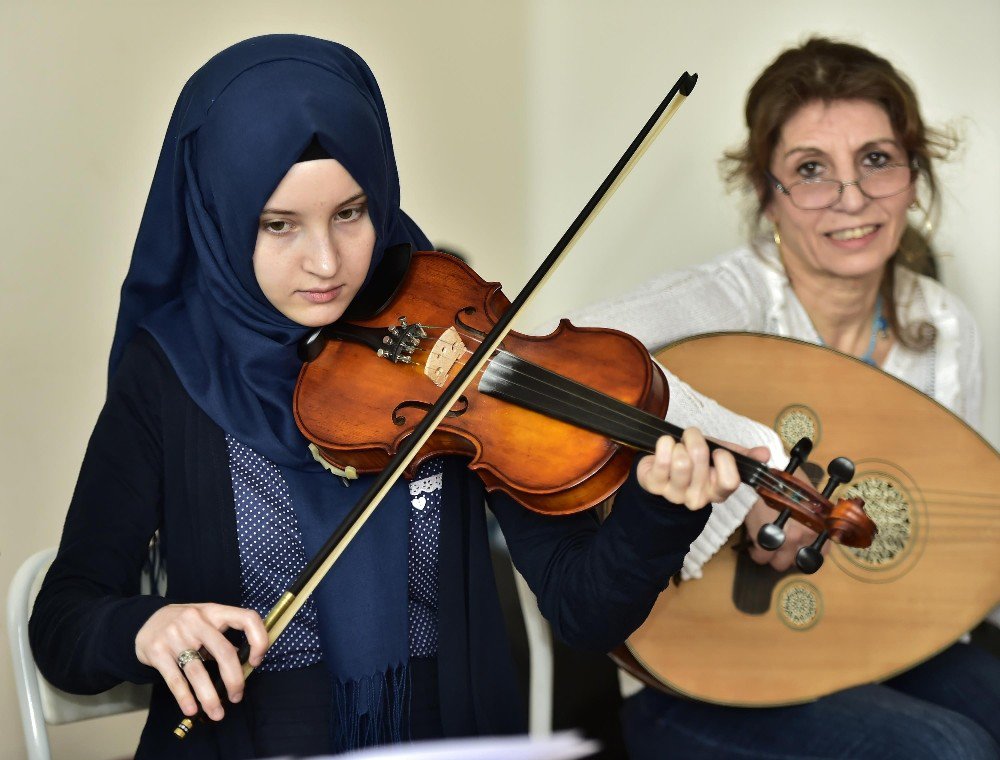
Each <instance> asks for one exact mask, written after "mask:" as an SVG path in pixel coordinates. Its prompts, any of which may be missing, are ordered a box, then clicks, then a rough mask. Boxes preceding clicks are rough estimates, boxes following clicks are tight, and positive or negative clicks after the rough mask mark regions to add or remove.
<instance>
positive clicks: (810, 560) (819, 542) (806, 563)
mask: <svg viewBox="0 0 1000 760" xmlns="http://www.w3.org/2000/svg"><path fill="white" fill-rule="evenodd" d="M829 537H830V536H829V534H828V533H827V532H826V531H825V530H824V531H823V532H822V533H820V534H819V535H818V536H817V537H816V540H815V541H813V542H812V543H811V544H810V545H809V546H803V547H802V548H801V549H799V550H798V552H797V553H796V554H795V566H796V567H797V568H798V569H799V570H801V571H802V572H803V573H805V574H806V575H812V574H813V573H815V572H816V571H817V570H819V569H820V568H821V567H823V544H825V543H826V541H827V539H828V538H829Z"/></svg>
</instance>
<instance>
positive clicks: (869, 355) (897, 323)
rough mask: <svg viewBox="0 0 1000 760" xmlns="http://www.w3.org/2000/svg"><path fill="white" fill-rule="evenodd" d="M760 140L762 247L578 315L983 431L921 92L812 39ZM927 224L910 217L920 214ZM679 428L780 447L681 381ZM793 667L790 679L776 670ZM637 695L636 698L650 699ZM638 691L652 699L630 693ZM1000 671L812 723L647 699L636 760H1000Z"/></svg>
mask: <svg viewBox="0 0 1000 760" xmlns="http://www.w3.org/2000/svg"><path fill="white" fill-rule="evenodd" d="M745 116H746V122H747V127H748V136H747V139H746V142H745V143H744V144H743V145H742V146H740V148H739V149H737V150H735V151H733V152H732V153H729V154H727V156H726V161H727V165H728V168H729V179H730V181H731V182H733V183H734V184H736V185H740V186H742V187H744V188H745V189H747V190H749V191H751V192H752V193H753V196H754V197H755V199H756V207H755V210H754V218H753V222H754V226H755V227H756V228H758V229H760V230H761V232H762V234H761V235H759V236H758V237H757V239H755V240H753V242H752V243H751V244H750V245H748V246H746V247H744V248H741V249H739V250H737V251H734V252H732V253H729V254H726V255H724V256H722V257H720V258H718V259H716V260H714V261H712V262H710V263H708V264H705V265H703V266H700V267H696V268H694V269H690V270H687V271H683V272H672V273H668V274H665V275H663V276H661V277H659V278H658V279H655V280H653V281H651V282H649V283H647V284H645V285H644V286H642V287H641V288H639V289H638V290H636V291H634V292H632V293H629V294H627V295H625V296H622V297H621V298H618V299H615V300H613V301H610V302H607V303H604V304H601V305H598V306H595V307H592V308H589V309H587V310H585V311H584V312H582V313H578V314H575V315H572V316H571V319H572V321H573V322H574V323H575V324H594V325H604V326H612V327H617V328H619V329H622V330H625V331H626V332H630V333H632V334H634V335H636V336H637V337H639V338H640V339H641V340H642V341H643V342H644V343H645V344H646V346H647V347H649V348H650V349H651V350H656V349H659V348H661V347H663V346H665V345H667V344H669V343H671V342H673V341H675V340H677V339H680V338H683V337H686V336H689V335H695V334H699V333H705V332H713V331H719V330H733V331H754V332H766V333H772V334H775V335H782V336H788V337H792V338H798V339H800V340H806V341H811V342H813V343H819V344H823V345H827V346H831V347H833V348H835V349H837V350H839V351H842V352H844V353H848V354H851V355H853V356H856V357H858V358H860V359H862V360H863V361H865V362H867V363H869V364H872V365H874V366H877V367H880V368H881V369H883V370H884V371H886V372H888V373H890V374H893V375H895V376H897V377H899V378H901V379H903V380H905V381H906V382H908V383H910V384H911V385H913V386H915V387H917V388H918V389H920V390H921V391H923V392H925V393H927V394H928V395H930V396H932V397H933V398H934V399H936V400H937V401H939V402H940V403H941V404H943V405H945V406H947V407H948V408H949V409H951V410H952V411H954V412H955V413H956V414H958V415H960V416H961V417H962V418H964V419H965V420H966V421H967V422H969V423H970V424H972V425H973V426H975V425H976V424H977V423H978V422H979V413H980V404H981V397H982V360H981V345H980V339H979V333H978V330H977V328H976V325H975V323H974V321H973V319H972V317H971V316H970V314H969V312H968V311H967V310H966V308H965V307H964V306H963V305H962V303H961V302H960V301H959V299H958V298H957V297H956V296H955V295H954V294H952V293H950V292H949V291H947V290H946V289H945V288H943V287H942V286H941V285H940V284H939V283H938V282H936V281H935V280H933V279H931V278H930V277H928V276H926V274H924V273H928V272H932V271H933V262H932V260H931V259H930V255H929V249H928V247H927V245H926V243H925V241H924V240H923V238H922V236H921V235H920V234H919V233H918V231H917V229H918V227H919V226H920V225H922V224H924V223H926V221H927V217H928V215H930V214H933V213H934V212H935V211H936V208H937V185H936V181H935V175H934V169H933V161H934V160H935V159H939V158H943V157H944V156H945V155H946V154H947V153H948V152H949V150H950V149H951V148H952V147H953V144H954V139H953V138H952V137H950V136H949V135H947V134H945V133H942V132H937V131H934V130H932V129H930V128H928V127H927V126H925V124H924V122H923V120H922V118H921V115H920V110H919V107H918V103H917V98H916V95H915V94H914V91H913V89H912V87H911V86H910V84H909V83H908V82H907V81H906V79H905V78H904V77H903V76H901V75H900V74H899V73H898V72H897V71H896V70H895V68H894V67H893V66H892V65H891V64H890V63H889V62H888V61H886V60H885V59H883V58H881V57H879V56H877V55H875V54H873V53H872V52H870V51H868V50H866V49H864V48H861V47H857V46H854V45H849V44H843V43H840V42H836V41H832V40H828V39H822V38H814V39H810V40H808V41H807V42H806V43H805V44H803V45H802V46H800V47H798V48H793V49H790V50H787V51H785V52H783V53H782V54H781V55H779V56H778V57H777V58H776V59H775V60H774V61H773V62H772V63H771V64H770V65H769V66H768V67H767V68H766V69H765V70H764V71H763V73H762V74H761V75H760V76H759V77H758V79H757V81H756V82H755V83H754V85H753V86H752V88H751V89H750V92H749V94H748V96H747V102H746V109H745ZM911 212H912V215H911ZM671 413H672V415H673V416H672V417H671V419H672V421H674V422H676V423H678V424H695V422H697V424H699V425H700V426H701V427H702V428H703V429H705V430H708V431H711V432H714V433H716V434H720V433H722V431H725V437H726V439H727V440H735V441H740V440H754V441H755V442H757V443H764V444H768V443H770V444H771V445H770V448H771V450H772V451H776V450H777V451H780V450H781V447H780V444H777V443H776V442H769V441H767V439H766V433H767V432H769V431H763V430H762V426H758V425H756V424H755V423H751V422H750V421H748V420H741V419H740V418H736V417H735V415H732V414H730V413H728V412H726V411H725V410H722V409H720V408H719V407H718V406H717V405H714V404H711V403H704V400H703V399H700V398H699V397H698V395H697V394H696V393H694V392H693V391H691V389H689V388H687V387H686V386H685V385H684V384H683V383H680V382H679V381H677V380H676V379H675V378H672V379H671ZM774 517H775V513H774V512H773V511H772V510H770V509H768V508H767V507H766V506H764V505H763V503H761V502H759V501H757V502H753V500H752V498H750V499H747V498H741V495H740V494H739V493H738V494H735V495H734V496H733V497H731V498H730V499H729V500H728V501H727V502H725V503H724V504H721V505H716V507H715V510H714V512H713V515H712V516H711V518H710V520H709V524H708V526H707V527H706V530H705V531H704V533H703V534H702V535H701V536H700V537H699V538H698V539H697V540H696V541H695V542H694V543H693V544H692V546H691V551H690V553H689V554H688V556H687V557H686V559H685V563H684V571H683V576H684V577H685V578H686V579H690V580H691V582H693V583H697V580H696V579H697V578H699V577H700V576H701V567H702V566H703V565H704V563H705V562H707V561H708V560H709V559H710V558H711V556H712V555H713V554H714V553H715V552H717V551H718V550H719V548H720V547H721V546H723V545H724V544H725V543H726V541H727V540H728V537H729V536H730V535H732V533H733V532H734V531H735V529H736V528H737V527H738V526H739V525H740V524H741V523H745V525H746V526H747V529H748V531H747V532H748V535H749V536H756V535H757V533H758V530H759V529H760V526H761V525H763V524H764V523H769V522H772V521H773V520H774ZM812 537H813V536H812V534H811V532H809V531H808V529H806V528H804V527H802V526H800V525H798V524H796V525H794V526H791V527H790V529H789V530H788V531H787V538H788V540H786V541H785V543H784V545H783V546H782V547H781V548H780V549H778V550H777V551H775V552H767V551H764V550H763V549H761V548H760V547H757V546H753V547H752V548H751V550H750V554H751V556H752V557H753V558H754V559H755V560H756V561H757V562H759V563H762V564H764V563H769V564H771V565H772V566H773V567H774V568H775V569H777V570H786V569H788V568H789V567H790V566H791V565H792V563H793V561H794V552H795V550H796V549H797V548H798V547H799V546H802V545H804V544H807V543H810V542H811V540H812ZM775 667H780V663H775ZM637 686H638V685H637V684H636V687H637ZM631 691H632V692H636V689H635V688H633V689H631ZM998 715H1000V660H998V659H997V658H995V657H994V656H993V655H991V654H989V653H987V652H985V651H982V650H979V649H976V648H974V647H972V646H970V645H966V644H958V645H956V646H953V647H951V648H950V649H948V650H946V651H945V652H942V653H941V654H939V655H937V656H936V657H934V658H932V659H931V660H930V661H928V662H926V663H924V664H922V665H920V666H918V667H916V668H914V669H913V670H911V671H909V672H907V673H904V674H902V675H900V676H898V677H896V678H893V679H891V680H889V681H887V682H886V683H884V684H880V685H868V686H862V687H858V688H854V689H850V690H847V691H844V692H841V693H838V694H833V695H831V696H828V697H825V698H823V699H820V700H818V701H816V702H814V703H811V704H807V705H799V706H794V707H783V708H768V709H753V710H750V709H740V708H731V707H721V706H717V705H710V704H703V703H699V702H694V701H688V700H684V699H680V698H674V697H670V696H667V695H666V694H662V693H660V692H657V691H654V690H652V689H642V690H641V691H638V692H637V693H634V696H631V697H630V698H628V699H627V700H626V702H625V705H624V707H623V713H622V717H623V724H624V731H625V738H626V743H627V745H628V747H629V751H630V756H632V757H633V758H662V757H678V758H695V757H711V758H724V757H741V758H779V757H780V758H789V757H822V758H867V757H872V758H876V757H877V758H890V757H900V758H903V757H906V758H923V757H926V758H935V759H936V760H940V759H941V758H963V759H965V760H968V759H969V758H996V757H998V756H1000V719H998V718H997V716H998Z"/></svg>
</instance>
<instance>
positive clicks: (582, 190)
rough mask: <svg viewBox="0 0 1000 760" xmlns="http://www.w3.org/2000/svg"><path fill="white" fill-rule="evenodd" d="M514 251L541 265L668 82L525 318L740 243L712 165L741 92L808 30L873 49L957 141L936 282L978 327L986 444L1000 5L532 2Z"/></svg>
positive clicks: (738, 202)
mask: <svg viewBox="0 0 1000 760" xmlns="http://www.w3.org/2000/svg"><path fill="white" fill-rule="evenodd" d="M530 15H531V20H530V22H529V23H528V33H529V35H530V38H531V39H530V44H529V46H528V53H529V56H530V58H529V65H528V71H529V72H530V78H529V80H528V81H529V108H530V110H529V119H530V128H529V136H530V146H529V150H530V161H529V171H530V176H529V181H528V184H527V199H526V204H525V207H526V213H527V221H528V249H529V251H530V255H531V256H533V257H535V258H536V260H540V259H541V256H542V255H543V254H544V253H546V252H547V251H548V250H549V249H550V248H551V247H552V245H553V244H554V243H555V242H556V240H558V238H559V237H560V235H561V234H562V233H563V231H564V230H565V228H566V226H568V224H569V223H570V221H571V220H572V219H573V217H574V216H575V215H576V214H577V212H578V211H579V210H580V208H582V206H583V205H584V203H585V202H586V200H587V199H588V198H589V197H590V195H591V193H592V192H593V191H594V190H595V189H596V187H597V186H598V184H599V183H600V181H601V180H603V179H604V177H605V176H606V174H607V172H608V171H609V170H610V169H611V167H612V166H613V165H614V163H615V161H616V160H617V159H618V157H619V156H620V155H621V153H622V152H623V151H624V150H625V148H626V147H627V146H628V144H629V143H630V141H631V140H632V139H633V137H634V136H635V134H636V133H637V132H638V130H639V128H640V127H641V126H642V125H643V123H645V120H646V119H647V118H648V116H649V114H650V113H652V110H653V108H654V107H655V106H656V104H657V103H658V102H659V100H660V99H661V98H662V97H663V95H664V94H666V91H667V90H668V89H669V87H670V86H671V85H672V84H673V83H674V81H675V80H676V79H677V77H678V75H679V74H680V73H681V72H682V71H684V70H688V71H691V72H696V73H698V75H699V80H698V85H697V87H696V88H695V90H694V92H693V94H692V95H691V97H690V98H688V99H687V101H686V102H685V104H684V105H683V107H682V108H681V109H680V111H679V112H678V113H677V115H676V116H675V117H674V119H673V121H672V122H671V123H670V124H669V125H667V127H666V129H664V131H663V133H662V134H661V136H660V138H659V140H658V141H657V143H655V144H654V145H653V146H652V147H651V148H650V150H649V151H648V152H647V154H646V156H645V158H644V159H643V161H642V162H641V163H640V164H639V165H638V166H637V167H636V168H635V170H634V171H633V172H632V174H631V176H630V177H629V179H628V180H627V181H626V182H625V184H623V185H622V187H621V189H620V190H619V191H618V193H617V194H616V195H615V197H614V198H613V199H612V201H611V202H610V203H609V204H608V205H607V207H606V208H605V209H604V211H603V213H602V215H601V217H600V218H599V219H598V220H597V221H596V222H595V223H594V224H593V225H592V226H591V228H590V230H589V232H588V233H587V236H586V237H585V238H583V239H582V240H581V242H580V243H579V244H578V245H577V246H576V248H575V249H574V251H573V253H572V256H571V257H570V259H569V260H568V261H567V262H566V263H565V264H564V265H563V267H562V268H561V269H560V271H559V272H558V273H557V274H556V275H555V276H554V277H553V278H552V280H551V281H550V283H549V285H548V287H547V288H546V290H545V292H544V293H542V294H541V295H540V296H539V298H538V299H537V300H536V302H535V303H534V304H533V306H532V308H533V318H532V317H529V318H528V319H526V320H525V323H526V324H531V323H534V322H537V321H539V320H545V319H547V318H549V317H552V316H556V315H558V314H561V313H563V312H565V311H568V310H570V309H571V308H573V307H575V306H579V305H582V304H585V303H587V302H590V301H593V300H595V299H600V298H602V297H606V296H608V295H612V294H615V293H619V292H621V291H624V290H626V289H628V288H629V287H631V286H633V285H636V284H638V283H639V282H641V281H643V280H644V279H646V278H648V277H649V276H650V275H651V274H653V273H656V272H659V271H662V270H665V269H677V268H681V267H684V266H689V265H692V264H695V263H699V262H702V261H705V260H706V259H708V258H710V257H712V256H715V255H718V254H720V253H723V252H725V251H728V250H730V249H732V248H733V247H735V246H736V245H738V244H739V243H740V242H741V241H743V240H745V229H744V225H743V219H744V217H745V215H744V214H743V201H742V199H741V198H740V197H738V196H735V195H727V194H726V193H725V189H724V187H723V183H722V181H721V179H720V177H719V172H718V169H717V161H718V159H719V158H720V157H721V155H722V152H723V150H725V149H727V148H730V147H732V146H734V145H736V144H737V143H739V142H740V140H741V139H743V137H744V130H743V126H742V125H743V118H742V109H743V103H744V98H745V95H746V91H747V89H748V88H749V86H750V84H751V83H752V82H753V80H754V79H755V78H756V76H757V74H758V73H759V72H760V70H761V69H762V68H763V67H764V66H765V65H766V64H767V63H768V62H769V61H770V60H771V59H773V58H774V56H775V55H777V53H778V52H779V51H780V50H782V49H783V48H785V47H788V46H790V45H792V44H795V43H797V42H800V41H802V40H803V39H804V38H805V37H807V36H809V35H810V34H812V33H820V34H826V35H831V36H841V37H843V38H845V39H848V40H850V41H854V42H857V43H860V44H863V45H868V46H870V47H871V48H872V49H874V50H875V51H876V52H879V53H881V54H882V55H884V56H886V57H888V58H889V59H890V60H891V61H893V62H894V64H895V65H896V66H898V67H899V68H900V69H901V70H902V71H903V72H904V73H906V74H907V75H908V76H909V77H910V79H911V80H912V81H913V83H914V85H915V86H916V89H917V92H918V94H919V96H920V97H921V99H922V105H923V110H924V114H925V117H926V118H927V119H928V121H930V122H931V123H932V124H944V123H947V122H951V123H953V124H955V125H956V126H958V127H959V128H961V129H962V131H963V132H964V135H965V140H964V142H963V149H962V151H961V152H960V153H959V155H958V156H957V157H956V158H955V159H954V160H953V161H952V162H950V163H949V164H946V165H944V166H943V167H942V171H941V178H942V180H943V182H942V184H943V186H944V192H943V201H944V215H943V219H942V223H941V225H940V229H939V230H938V234H937V236H936V239H935V243H936V245H937V248H938V249H939V250H940V251H941V252H942V253H944V254H946V256H947V257H946V258H945V259H944V261H943V279H944V281H945V283H946V284H947V285H948V286H949V287H950V288H952V289H953V290H955V291H956V292H957V293H958V294H959V295H960V296H961V297H962V298H963V299H964V300H965V302H966V304H967V305H968V306H969V307H970V309H971V310H972V312H973V314H974V315H975V316H976V317H977V318H978V321H979V324H980V326H981V328H982V332H983V340H984V344H985V347H986V372H987V397H986V409H985V424H984V432H985V435H986V437H987V438H989V439H990V440H991V442H992V443H993V444H994V446H996V445H997V444H998V443H1000V383H998V378H1000V299H998V298H997V297H996V292H997V290H998V289H1000V220H998V219H1000V217H998V214H997V210H998V209H1000V77H998V74H1000V48H998V47H997V45H996V39H995V38H996V32H997V30H998V29H1000V4H997V3H996V2H995V0H956V1H955V2H951V3H914V2H907V1H904V0H884V1H883V2H878V3H872V2H867V1H866V0H846V1H845V2H837V3H830V2H828V1H827V0H772V2H768V3H738V2H725V0H702V2H697V3H678V2H656V1H655V0H648V1H642V2H625V3H598V2H575V1H574V0H547V1H546V2H540V3H534V4H532V5H531V6H530Z"/></svg>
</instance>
